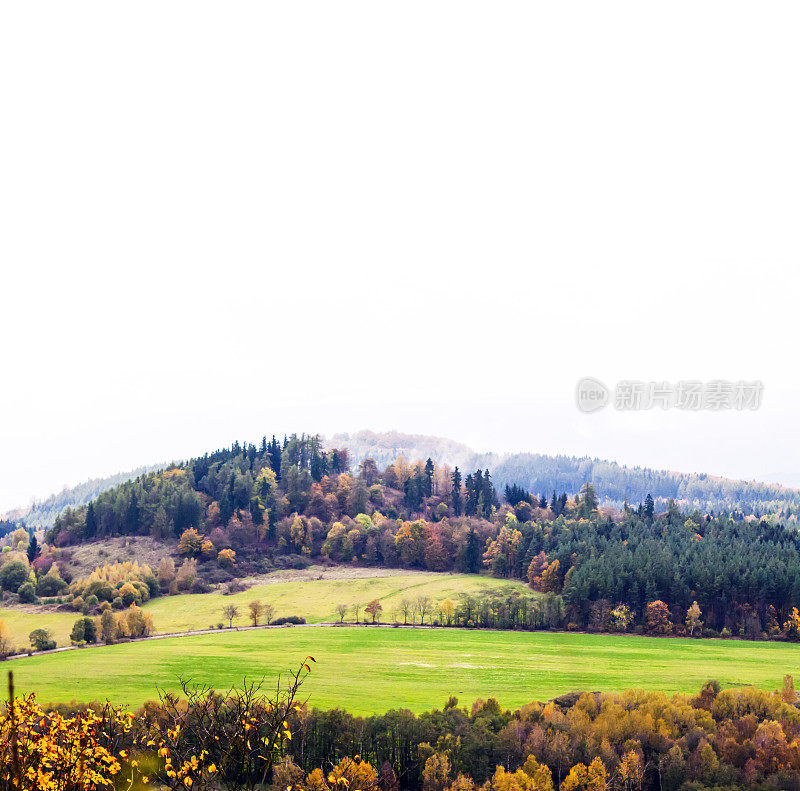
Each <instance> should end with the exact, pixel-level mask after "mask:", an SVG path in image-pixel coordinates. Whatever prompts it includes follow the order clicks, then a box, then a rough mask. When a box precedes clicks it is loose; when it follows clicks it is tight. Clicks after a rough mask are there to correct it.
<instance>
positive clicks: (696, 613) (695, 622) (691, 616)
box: [686, 601, 703, 637]
mask: <svg viewBox="0 0 800 791" xmlns="http://www.w3.org/2000/svg"><path fill="white" fill-rule="evenodd" d="M702 614H703V613H702V612H701V611H700V605H699V604H698V603H697V602H696V601H695V602H692V606H691V607H690V608H689V609H688V610H687V611H686V628H687V629H688V630H689V635H690V636H691V637H694V632H695V629H701V628H702V627H703V622H702V621H701V620H700V616H701V615H702Z"/></svg>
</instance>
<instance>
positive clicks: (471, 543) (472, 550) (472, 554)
mask: <svg viewBox="0 0 800 791" xmlns="http://www.w3.org/2000/svg"><path fill="white" fill-rule="evenodd" d="M480 567H481V542H480V539H479V538H478V534H477V533H476V532H475V528H474V527H472V528H470V531H469V534H468V535H467V546H466V548H465V549H464V571H466V572H467V573H468V574H477V573H478V571H479V570H480Z"/></svg>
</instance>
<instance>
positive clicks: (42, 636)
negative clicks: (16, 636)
mask: <svg viewBox="0 0 800 791" xmlns="http://www.w3.org/2000/svg"><path fill="white" fill-rule="evenodd" d="M31 587H33V586H31ZM28 639H29V640H30V641H31V645H32V646H33V647H34V648H35V649H36V650H37V651H52V650H53V649H54V648H55V647H56V641H55V640H53V638H52V636H51V635H50V631H49V630H48V629H34V630H33V631H32V632H31V633H30V634H29V635H28Z"/></svg>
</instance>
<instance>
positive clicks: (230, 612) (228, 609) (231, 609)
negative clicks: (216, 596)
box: [222, 604, 239, 629]
mask: <svg viewBox="0 0 800 791" xmlns="http://www.w3.org/2000/svg"><path fill="white" fill-rule="evenodd" d="M222 615H223V616H224V617H225V619H226V620H227V621H228V628H230V629H232V628H233V621H234V618H238V617H239V608H238V607H237V606H236V605H235V604H226V605H225V606H224V607H223V608H222Z"/></svg>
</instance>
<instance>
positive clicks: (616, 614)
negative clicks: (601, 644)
mask: <svg viewBox="0 0 800 791" xmlns="http://www.w3.org/2000/svg"><path fill="white" fill-rule="evenodd" d="M611 623H612V625H613V627H614V631H616V632H627V631H628V629H629V628H630V625H631V624H632V623H633V610H631V608H630V607H628V605H627V604H620V605H619V606H618V607H615V608H614V609H613V610H612V611H611Z"/></svg>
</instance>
